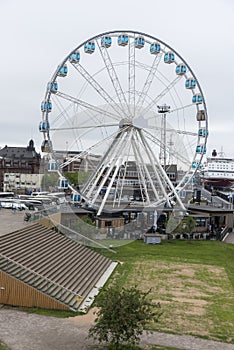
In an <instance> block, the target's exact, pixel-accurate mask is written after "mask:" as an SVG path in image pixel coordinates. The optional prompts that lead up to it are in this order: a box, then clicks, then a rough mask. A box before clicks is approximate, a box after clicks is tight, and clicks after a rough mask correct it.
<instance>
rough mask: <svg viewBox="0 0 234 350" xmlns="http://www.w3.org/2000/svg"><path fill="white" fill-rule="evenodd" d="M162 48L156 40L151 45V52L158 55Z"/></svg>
mask: <svg viewBox="0 0 234 350" xmlns="http://www.w3.org/2000/svg"><path fill="white" fill-rule="evenodd" d="M160 50H161V46H160V44H159V43H157V42H155V43H153V44H151V45H150V53H152V54H153V55H157V54H158V53H159V52H160Z"/></svg>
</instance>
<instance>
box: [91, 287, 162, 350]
mask: <svg viewBox="0 0 234 350" xmlns="http://www.w3.org/2000/svg"><path fill="white" fill-rule="evenodd" d="M149 293H150V290H149V291H147V292H142V291H141V290H139V289H138V288H137V287H130V288H121V287H120V286H118V285H116V284H114V285H111V286H110V287H108V288H107V289H104V290H103V291H102V293H101V295H100V296H99V302H98V306H99V307H100V309H99V311H98V312H97V318H96V319H95V325H94V326H93V327H91V328H90V330H89V336H91V337H93V338H94V339H96V340H98V341H99V342H100V343H102V342H106V343H109V344H110V348H111V349H113V348H114V349H121V346H122V345H121V344H129V343H131V344H136V343H139V341H140V336H141V335H142V333H143V330H144V329H145V327H146V325H147V323H148V322H152V321H154V322H158V320H159V317H160V315H161V310H160V304H157V305H155V304H153V303H152V301H151V299H150V297H149Z"/></svg>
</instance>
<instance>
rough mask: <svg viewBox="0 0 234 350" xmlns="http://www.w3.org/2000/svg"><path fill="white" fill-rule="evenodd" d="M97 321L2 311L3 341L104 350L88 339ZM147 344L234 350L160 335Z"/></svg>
mask: <svg viewBox="0 0 234 350" xmlns="http://www.w3.org/2000/svg"><path fill="white" fill-rule="evenodd" d="M93 319H94V315H93V314H92V313H89V314H88V315H84V316H78V317H71V318H55V317H47V316H42V315H36V314H28V313H25V312H20V311H16V310H12V309H0V339H1V340H2V341H3V342H5V343H6V344H7V345H8V346H9V347H10V349H11V350H88V349H101V348H100V347H98V346H95V345H94V344H93V342H92V341H91V339H88V338H87V335H88V329H89V327H90V326H91V324H92V323H93ZM146 344H157V345H164V346H171V347H177V348H179V349H185V350H234V345H233V344H224V343H220V342H215V341H208V340H204V339H200V338H196V337H192V336H180V335H172V334H164V333H158V332H155V333H153V334H144V335H143V337H142V345H146Z"/></svg>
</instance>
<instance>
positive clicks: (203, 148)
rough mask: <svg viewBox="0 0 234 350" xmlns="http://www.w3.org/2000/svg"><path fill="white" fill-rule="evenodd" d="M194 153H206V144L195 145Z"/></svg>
mask: <svg viewBox="0 0 234 350" xmlns="http://www.w3.org/2000/svg"><path fill="white" fill-rule="evenodd" d="M196 153H199V154H202V153H206V146H204V145H198V146H197V147H196Z"/></svg>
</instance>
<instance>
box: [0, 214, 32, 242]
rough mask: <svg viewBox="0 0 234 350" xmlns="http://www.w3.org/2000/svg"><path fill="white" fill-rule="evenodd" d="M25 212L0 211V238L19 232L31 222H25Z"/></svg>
mask: <svg viewBox="0 0 234 350" xmlns="http://www.w3.org/2000/svg"><path fill="white" fill-rule="evenodd" d="M24 215H25V211H24V210H22V211H20V210H15V211H13V210H12V209H3V208H1V209H0V236H2V235H5V234H7V233H10V232H13V231H16V230H19V229H21V228H23V227H25V226H27V225H29V224H32V223H31V222H27V221H24Z"/></svg>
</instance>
